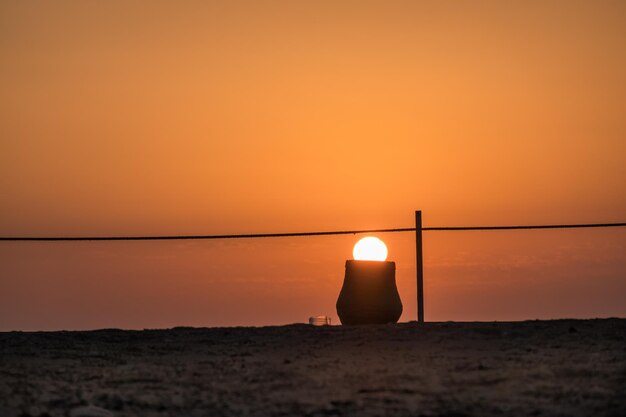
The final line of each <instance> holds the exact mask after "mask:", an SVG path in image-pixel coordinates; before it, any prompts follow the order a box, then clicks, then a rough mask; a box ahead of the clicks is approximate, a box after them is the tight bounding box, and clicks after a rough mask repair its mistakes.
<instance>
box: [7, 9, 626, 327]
mask: <svg viewBox="0 0 626 417" xmlns="http://www.w3.org/2000/svg"><path fill="white" fill-rule="evenodd" d="M0 62H1V63H2V65H0V235H2V236H14V235H22V236H29V235H30V236H32V235H39V236H58V235H72V236H80V235H116V234H123V235H132V234H204V233H206V234H212V233H216V234H217V233H257V232H259V233H263V232H290V231H313V230H333V229H359V228H378V227H411V226H412V224H413V212H414V210H416V209H421V210H423V212H424V214H423V215H424V225H425V226H454V225H503V224H545V223H576V222H584V223H587V222H620V221H625V220H626V168H625V159H624V155H626V117H625V116H624V109H625V108H626V3H624V2H620V1H587V2H582V1H560V2H559V1H551V2H544V1H523V2H521V1H520V2H501V1H493V2H487V1H485V2H469V1H467V2H464V1H459V2H441V1H432V2H425V1H406V2H401V1H315V2H293V1H280V2H275V1H256V2H253V1H223V2H193V1H187V2H157V1H149V2H147V1H146V2H121V1H120V2H115V1H111V2H78V1H77V2H54V3H42V2H37V3H35V2H19V1H15V2H9V1H3V2H1V3H0ZM379 237H381V238H382V239H384V240H385V241H386V242H387V244H388V247H389V259H391V260H394V261H396V262H397V266H398V271H397V278H398V287H399V290H400V295H401V297H402V300H403V302H404V306H405V313H404V314H403V317H402V319H401V320H403V321H406V320H412V319H414V318H415V311H416V306H415V283H414V275H415V254H414V247H413V235H412V234H411V233H405V234H395V235H391V234H388V235H380V236H379ZM356 240H357V237H354V236H340V237H316V238H294V239H276V240H269V239H266V240H250V241H211V242H206V241H204V242H144V243H133V242H122V243H0V330H14V329H15V330H17V329H22V330H36V329H83V328H99V327H124V328H143V327H165V326H174V325H193V326H216V325H263V324H284V323H292V322H303V321H305V320H307V318H308V316H310V315H317V314H327V315H330V316H332V317H333V318H334V319H335V322H336V321H337V318H336V313H335V308H334V303H335V301H336V297H337V295H338V293H339V289H340V287H341V283H342V279H343V268H344V262H345V260H346V259H349V258H350V257H351V253H352V245H353V244H354V243H355V242H356ZM424 245H425V248H424V251H425V260H424V262H425V264H424V269H425V274H426V283H425V286H426V314H427V319H428V320H513V319H515V320H517V319H533V318H555V317H605V316H622V317H624V316H626V303H624V302H623V300H624V299H626V230H624V229H612V230H607V229H604V230H559V231H515V232H456V233H451V232H428V233H427V234H426V235H425V241H424Z"/></svg>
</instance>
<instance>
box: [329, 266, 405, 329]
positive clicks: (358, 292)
mask: <svg viewBox="0 0 626 417" xmlns="http://www.w3.org/2000/svg"><path fill="white" fill-rule="evenodd" d="M401 314H402V301H401V300H400V295H399V294H398V288H397V287H396V264H395V262H379V261H352V260H350V261H346V275H345V277H344V279H343V287H341V292H340V293H339V298H338V299H337V315H339V319H340V320H341V323H342V324H347V325H352V324H384V323H396V322H397V321H398V319H399V318H400V315H401Z"/></svg>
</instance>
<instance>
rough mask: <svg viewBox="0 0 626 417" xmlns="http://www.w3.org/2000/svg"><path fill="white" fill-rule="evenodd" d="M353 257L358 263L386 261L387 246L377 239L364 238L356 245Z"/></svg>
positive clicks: (371, 237)
mask: <svg viewBox="0 0 626 417" xmlns="http://www.w3.org/2000/svg"><path fill="white" fill-rule="evenodd" d="M352 256H353V257H354V259H355V260H357V261H385V260H386V259H387V246H386V245H385V243H384V242H383V241H382V240H380V239H379V238H377V237H373V236H368V237H364V238H363V239H361V240H359V241H358V242H356V245H354V249H353V250H352Z"/></svg>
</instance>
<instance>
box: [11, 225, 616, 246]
mask: <svg viewBox="0 0 626 417" xmlns="http://www.w3.org/2000/svg"><path fill="white" fill-rule="evenodd" d="M624 226H626V223H588V224H550V225H534V226H453V227H423V228H422V231H460V230H524V229H575V228H590V227H624ZM394 232H415V227H403V228H396V229H361V230H339V231H330V232H296V233H252V234H231V235H178V236H176V235H174V236H61V237H45V236H37V237H25V236H19V237H0V241H13V242H16V241H40V242H56V241H87V240H91V241H101V240H192V239H204V240H208V239H255V238H269V237H296V236H329V235H356V234H362V233H394Z"/></svg>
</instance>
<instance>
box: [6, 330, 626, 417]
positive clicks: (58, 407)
mask: <svg viewBox="0 0 626 417" xmlns="http://www.w3.org/2000/svg"><path fill="white" fill-rule="evenodd" d="M48 415H49V416H71V417H81V416H94V417H95V416H135V415H136V416H239V415H243V416H245V415H253V416H270V415H276V416H278V415H284V416H288V415H307V416H309V415H310V416H318V415H319V416H321V415H354V416H368V415H372V416H383V415H385V416H387V415H388V416H404V415H413V416H492V415H506V416H515V415H517V416H526V415H528V416H541V415H550V416H626V320H624V319H607V320H559V321H528V322H518V323H429V324H426V325H424V326H418V325H417V324H415V323H406V324H398V325H383V326H362V327H341V326H332V327H329V326H327V327H312V326H308V325H292V326H282V327H262V328H215V329H194V328H175V329H171V330H145V331H120V330H101V331H93V332H52V333H21V332H11V333H0V416H2V417H11V416H48Z"/></svg>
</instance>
